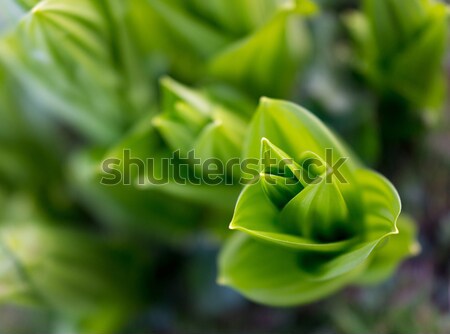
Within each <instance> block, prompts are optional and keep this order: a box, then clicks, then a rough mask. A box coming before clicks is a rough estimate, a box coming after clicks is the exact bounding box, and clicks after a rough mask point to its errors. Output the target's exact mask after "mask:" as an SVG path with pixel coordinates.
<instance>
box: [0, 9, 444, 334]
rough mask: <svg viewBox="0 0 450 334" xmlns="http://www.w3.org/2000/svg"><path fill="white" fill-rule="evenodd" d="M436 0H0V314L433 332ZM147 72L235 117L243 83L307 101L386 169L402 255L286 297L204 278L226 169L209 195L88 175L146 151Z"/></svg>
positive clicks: (284, 329)
mask: <svg viewBox="0 0 450 334" xmlns="http://www.w3.org/2000/svg"><path fill="white" fill-rule="evenodd" d="M448 13H449V10H448V7H447V5H446V4H445V3H444V2H439V1H432V0H362V1H355V0H316V1H307V0H239V1H237V0H236V1H234V0H211V1H204V0H127V1H114V0H42V1H39V0H0V302H1V306H0V332H5V333H12V334H16V333H17V334H19V333H20V334H21V333H56V334H69V333H303V332H305V333H346V334H347V333H348V334H353V333H355V334H356V333H450V173H449V171H450V105H449V103H448V99H447V96H448V93H449V90H448V81H449V78H450V54H449V52H448V51H449V49H448V42H449V36H448V22H449V19H448ZM167 75H169V76H170V77H172V78H173V79H175V80H177V81H179V82H181V83H183V84H185V85H188V86H190V87H192V88H195V89H197V90H198V91H199V92H201V93H202V94H204V96H207V98H208V99H210V100H211V101H215V102H220V103H222V104H223V105H226V106H227V107H228V108H230V109H233V110H235V111H236V112H238V113H239V114H240V115H241V116H242V118H243V119H245V120H246V121H248V119H249V118H250V117H251V114H252V112H253V110H254V108H255V106H256V105H257V103H258V100H259V98H260V97H261V96H268V97H273V98H283V99H287V100H291V101H294V102H296V103H298V104H300V105H302V106H304V107H306V108H308V109H309V110H311V111H312V112H313V113H315V114H316V115H317V116H318V117H319V118H320V119H322V120H323V121H324V122H325V123H326V124H327V125H328V126H329V127H330V128H332V129H334V131H335V132H337V133H338V134H340V135H341V136H342V137H343V138H344V139H345V140H346V141H347V143H348V144H349V145H350V146H351V147H352V149H353V150H354V151H355V152H356V153H357V154H358V155H359V156H360V157H361V159H362V160H363V161H364V162H365V163H366V164H367V165H368V166H370V167H371V168H374V169H376V170H378V171H380V172H381V173H383V174H384V175H385V176H386V177H388V178H389V179H390V180H391V181H392V182H393V184H394V185H395V186H396V188H397V189H398V191H399V193H400V196H401V198H402V203H403V212H404V213H406V214H408V215H409V216H410V217H412V218H413V220H414V221H415V222H416V224H417V227H418V230H419V242H420V245H421V248H422V251H421V253H420V254H419V255H418V256H416V257H414V258H411V259H408V260H407V261H405V262H404V263H403V264H402V265H401V267H400V268H399V270H398V271H397V272H396V274H395V275H394V276H393V277H392V278H391V279H390V280H388V281H387V282H385V283H383V284H381V285H377V286H368V287H362V288H361V287H349V288H346V289H345V290H343V291H341V292H339V293H336V294H334V295H332V296H330V297H328V298H326V299H325V300H323V301H319V302H316V303H312V304H310V305H306V306H300V307H295V308H269V307H265V306H261V305H257V304H254V303H252V302H249V301H247V300H245V299H244V298H243V297H242V296H240V295H239V294H238V293H236V292H234V291H233V290H231V289H229V288H227V287H223V286H220V285H218V284H217V283H216V275H217V268H216V260H217V254H218V252H219V250H220V247H221V244H222V242H223V241H224V240H225V239H226V238H227V237H228V236H229V234H230V233H232V232H230V231H228V223H229V221H230V218H231V215H232V211H233V206H234V201H235V199H236V196H237V194H238V193H239V188H238V187H237V186H232V187H231V190H230V191H229V193H228V190H227V195H226V196H225V195H223V200H222V201H219V202H220V203H219V202H218V201H214V200H212V199H211V198H208V197H210V196H209V195H204V194H202V193H200V192H199V194H198V195H195V196H192V195H191V193H189V192H187V194H179V193H174V192H173V191H169V190H155V189H151V188H145V187H144V188H142V187H137V186H134V185H130V186H123V185H120V186H114V187H106V186H102V185H101V184H100V182H99V181H100V178H101V176H102V173H101V170H100V164H101V162H102V160H103V159H104V158H105V157H111V156H116V154H117V152H120V151H121V150H122V149H123V148H128V147H130V148H132V149H133V150H134V152H139V155H140V156H141V157H149V156H152V155H153V154H156V153H154V152H157V151H158V150H160V149H161V150H162V148H161V147H162V146H161V145H162V144H161V143H160V141H161V140H160V139H158V140H156V139H155V140H154V141H153V142H151V143H150V141H151V140H150V139H149V138H153V137H152V136H151V135H149V133H148V131H149V130H148V129H147V124H150V120H151V119H152V117H153V116H154V115H158V114H159V113H160V112H161V111H162V110H161V89H160V86H159V80H160V78H161V77H163V76H167ZM158 152H159V151H158ZM134 173H135V174H136V172H134ZM132 177H133V178H134V177H137V176H136V175H133V176H132ZM206 194H208V193H206ZM221 194H222V193H221Z"/></svg>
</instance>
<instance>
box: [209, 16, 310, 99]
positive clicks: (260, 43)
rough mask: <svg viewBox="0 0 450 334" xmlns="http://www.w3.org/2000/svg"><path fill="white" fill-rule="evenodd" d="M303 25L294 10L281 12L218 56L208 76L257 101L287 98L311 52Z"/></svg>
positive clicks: (214, 58) (211, 64)
mask: <svg viewBox="0 0 450 334" xmlns="http://www.w3.org/2000/svg"><path fill="white" fill-rule="evenodd" d="M303 24H304V23H303V22H302V19H301V16H299V15H298V14H296V13H295V12H294V11H293V10H291V9H285V10H282V11H280V12H279V13H278V14H277V15H276V16H275V17H274V18H273V19H272V20H271V21H270V22H268V23H267V24H266V25H264V26H262V27H261V28H260V29H259V30H257V31H256V32H255V33H253V34H252V35H250V36H246V37H244V38H242V39H241V40H238V41H236V42H234V43H232V44H230V45H229V46H227V47H226V48H225V49H223V50H222V51H221V52H219V53H217V54H216V55H215V56H214V57H213V58H212V59H211V60H210V64H209V69H208V72H209V73H210V74H211V75H212V76H213V77H215V78H218V79H221V80H225V81H227V82H230V83H231V84H234V85H237V86H239V87H242V89H244V90H246V91H249V92H250V93H251V94H253V95H255V96H257V97H259V96H261V95H270V96H275V97H286V96H287V95H289V94H291V90H292V85H293V83H294V80H295V77H296V74H297V72H298V71H299V70H300V68H301V66H302V64H303V63H304V62H305V60H306V58H307V56H308V53H309V49H310V45H309V43H310V41H309V36H308V33H307V32H306V28H305V27H304V25H303Z"/></svg>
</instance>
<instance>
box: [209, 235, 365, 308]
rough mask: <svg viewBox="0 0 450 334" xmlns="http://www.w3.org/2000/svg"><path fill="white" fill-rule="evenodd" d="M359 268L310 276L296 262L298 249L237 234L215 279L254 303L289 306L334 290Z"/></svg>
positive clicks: (348, 279) (355, 273) (220, 260)
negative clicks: (316, 277)
mask: <svg viewBox="0 0 450 334" xmlns="http://www.w3.org/2000/svg"><path fill="white" fill-rule="evenodd" d="M363 268H364V264H362V265H361V266H360V267H357V268H355V269H353V270H352V271H349V272H347V273H345V274H344V275H341V276H339V277H338V278H336V279H329V280H322V281H320V280H319V281H318V280H314V279H311V277H310V276H309V275H307V274H305V273H304V271H303V270H302V268H301V266H300V265H299V253H298V251H295V250H294V249H289V248H284V247H277V246H275V245H274V244H270V243H265V242H261V241H257V240H254V239H252V238H250V237H248V236H246V235H244V234H237V235H234V236H233V238H231V239H230V240H229V241H228V243H227V244H226V245H225V247H224V249H223V250H222V252H221V254H220V257H219V272H220V273H219V278H218V282H219V283H220V284H225V285H229V286H232V287H234V288H235V289H237V290H238V291H239V292H240V293H242V294H243V295H244V296H246V297H247V298H249V299H251V300H253V301H255V302H258V303H262V304H267V305H273V306H293V305H300V304H305V303H308V302H312V301H314V300H317V299H319V298H322V297H324V296H327V295H329V294H331V293H333V292H335V291H337V290H338V289H340V288H342V287H343V286H344V285H345V284H348V283H349V282H350V281H351V280H352V279H353V278H355V277H357V276H358V274H359V273H360V272H361V270H363Z"/></svg>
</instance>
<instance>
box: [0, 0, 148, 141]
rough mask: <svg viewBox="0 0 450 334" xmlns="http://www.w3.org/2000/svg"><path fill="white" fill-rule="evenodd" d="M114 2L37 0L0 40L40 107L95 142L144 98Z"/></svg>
mask: <svg viewBox="0 0 450 334" xmlns="http://www.w3.org/2000/svg"><path fill="white" fill-rule="evenodd" d="M121 7H123V6H121V5H118V4H117V3H115V2H113V1H106V2H101V3H100V2H98V1H97V0H82V1H73V0H69V1H62V0H45V1H41V2H39V3H38V4H37V5H36V6H35V7H34V8H33V9H32V10H31V11H30V13H29V14H28V15H26V16H25V17H24V18H23V19H22V20H21V22H20V24H19V26H18V27H17V28H16V29H15V30H14V31H12V32H11V33H10V34H8V36H6V37H5V38H4V39H3V40H2V41H1V42H0V61H1V62H4V63H5V64H6V66H7V67H8V68H9V70H10V71H11V72H12V73H13V74H14V75H15V76H17V77H18V78H19V79H20V80H21V82H22V85H23V86H24V87H26V88H27V90H29V91H30V92H32V93H33V94H34V95H35V96H36V97H37V98H39V99H40V101H42V102H43V103H46V104H47V108H46V111H47V112H51V113H52V115H53V116H54V117H56V118H58V119H60V120H63V121H64V122H67V123H68V124H69V126H71V127H73V128H75V129H76V131H79V132H81V133H83V135H85V136H86V137H87V138H89V139H93V140H95V141H99V142H103V143H104V142H110V141H111V140H113V139H115V138H117V137H118V136H119V135H120V134H121V133H122V131H123V129H124V128H126V127H127V126H129V124H130V122H132V121H134V120H135V119H136V118H137V117H140V115H142V113H143V111H145V110H146V109H147V108H148V104H149V102H150V100H151V92H152V87H151V86H150V85H149V84H148V80H147V79H146V77H145V75H144V72H143V71H142V69H141V68H140V65H142V64H143V58H142V55H140V54H139V53H138V52H137V51H136V50H135V48H134V45H133V43H132V42H130V37H129V36H127V30H128V29H129V27H128V26H127V23H126V17H125V14H124V10H123V8H121ZM61 43H64V48H61V47H59V46H60V45H61ZM111 50H117V52H116V51H115V52H112V51H111Z"/></svg>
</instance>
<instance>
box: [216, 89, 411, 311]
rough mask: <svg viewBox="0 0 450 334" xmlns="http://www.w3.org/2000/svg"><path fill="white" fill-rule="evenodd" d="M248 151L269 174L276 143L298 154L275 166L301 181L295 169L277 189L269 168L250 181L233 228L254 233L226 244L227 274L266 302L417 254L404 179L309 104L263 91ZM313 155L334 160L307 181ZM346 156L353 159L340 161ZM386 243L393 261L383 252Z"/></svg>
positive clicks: (384, 269)
mask: <svg viewBox="0 0 450 334" xmlns="http://www.w3.org/2000/svg"><path fill="white" fill-rule="evenodd" d="M281 129H282V131H280V130H281ZM325 148H327V149H332V155H329V156H330V157H332V161H326V160H327V159H328V157H327V154H326V152H325ZM246 151H247V154H246V156H247V157H256V156H258V157H259V158H260V161H261V172H262V173H264V175H265V176H267V172H268V171H267V164H266V163H265V162H264V159H265V156H264V154H266V152H271V151H272V152H274V154H272V155H271V156H272V157H275V158H274V162H275V161H294V164H292V163H291V166H290V169H289V170H288V172H287V173H286V172H285V171H283V170H280V169H273V168H272V169H270V170H269V171H270V172H271V173H272V174H273V175H280V176H282V177H285V178H286V177H288V178H291V179H292V178H295V179H296V181H297V183H293V182H287V179H285V180H284V181H281V182H283V184H281V185H280V184H279V183H281V182H280V181H279V180H278V181H277V182H276V183H274V182H272V184H271V185H270V187H274V188H276V190H277V191H276V192H275V191H267V185H266V182H267V179H265V178H262V180H259V182H258V180H256V181H255V182H254V183H252V184H250V185H248V186H246V188H245V189H244V190H243V191H242V193H241V195H240V197H239V200H238V203H237V205H236V209H235V213H234V217H233V221H232V222H231V224H230V228H231V229H235V230H238V231H241V232H244V234H237V235H235V236H234V238H232V239H231V240H230V241H229V242H228V244H227V245H226V246H225V248H224V250H223V251H222V254H221V257H220V276H219V282H221V283H223V284H227V285H230V286H232V287H234V288H235V289H237V290H239V291H240V292H241V293H243V294H244V295H245V296H247V297H248V298H250V299H252V300H255V301H258V302H261V303H264V304H268V305H278V306H287V305H298V304H302V303H307V302H310V301H313V300H316V299H318V298H321V297H324V296H326V295H328V294H330V293H332V292H334V291H336V290H337V289H339V288H341V287H342V286H344V285H346V284H349V283H357V282H359V281H360V280H361V281H365V280H367V277H370V279H371V280H373V281H377V280H378V279H382V278H385V277H386V276H387V273H390V272H392V270H393V268H394V267H395V266H396V265H397V264H398V262H399V261H400V260H401V259H403V258H404V257H405V256H408V255H410V254H412V250H413V247H412V244H413V242H414V233H413V232H412V230H411V227H410V224H411V223H410V222H409V221H408V220H403V223H402V226H404V230H401V229H400V230H399V228H398V226H397V219H398V216H399V214H400V208H401V204H400V199H399V197H398V194H397V192H396V191H395V189H394V187H393V186H392V185H391V184H390V183H389V181H387V180H386V179H385V178H384V177H382V176H380V175H379V174H377V173H375V172H373V171H370V170H368V169H365V168H364V167H363V166H361V165H360V163H359V162H358V161H357V160H356V159H354V158H352V154H351V153H350V152H349V151H348V150H347V148H346V147H345V146H344V145H343V144H342V143H341V142H340V140H339V139H338V138H337V137H336V136H335V135H333V134H332V133H331V132H330V131H329V130H328V129H327V128H326V127H325V126H324V125H323V124H322V123H321V122H320V121H319V120H318V119H317V118H315V117H314V116H313V115H311V114H310V113H309V112H308V111H306V110H305V109H302V108H300V107H298V106H296V105H294V104H291V103H288V102H284V101H277V100H270V99H267V98H264V99H262V101H261V104H260V107H259V109H258V111H257V113H256V114H255V117H254V119H253V121H252V123H251V125H250V131H249V137H248V141H247V147H246ZM259 152H261V153H259ZM305 153H306V154H305ZM313 155H314V156H316V157H318V158H319V160H318V161H317V162H319V163H316V165H318V166H321V167H323V166H324V165H320V162H321V163H323V164H324V163H325V161H326V169H323V168H321V169H320V168H315V169H313V178H312V179H311V180H310V181H309V182H305V178H304V176H305V171H307V169H308V163H306V164H305V157H312V156H313ZM342 158H347V160H345V162H344V163H343V164H342V165H338V163H337V162H338V161H339V159H342ZM274 165H275V166H280V164H279V163H278V164H277V163H275V164H274ZM335 166H338V167H339V166H341V169H340V173H341V176H342V177H343V178H339V177H337V176H336V175H335V173H336V172H337V170H333V168H334V167H335ZM275 168H276V167H275ZM288 187H290V188H291V189H287V188H288ZM274 193H275V195H276V196H274V195H273V194H274ZM280 198H281V199H282V201H281V200H280ZM388 239H389V241H390V243H389V244H388V246H384V247H383V243H384V242H385V241H386V240H388ZM391 243H392V244H393V246H389V245H390V244H391ZM383 249H386V250H385V251H386V252H388V254H389V255H390V260H389V261H384V262H382V261H383V260H381V259H382V258H383V257H384V256H386V255H383V254H385V253H384V252H385V251H383ZM378 259H380V260H378ZM366 272H368V273H369V274H367V275H365V273H366ZM372 273H373V275H372ZM375 273H376V274H375Z"/></svg>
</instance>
